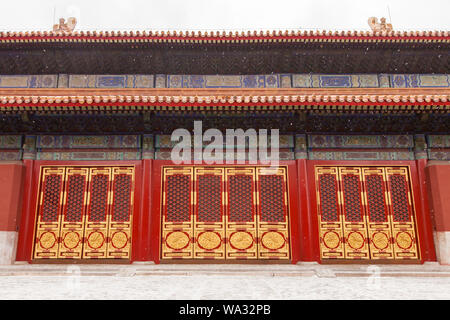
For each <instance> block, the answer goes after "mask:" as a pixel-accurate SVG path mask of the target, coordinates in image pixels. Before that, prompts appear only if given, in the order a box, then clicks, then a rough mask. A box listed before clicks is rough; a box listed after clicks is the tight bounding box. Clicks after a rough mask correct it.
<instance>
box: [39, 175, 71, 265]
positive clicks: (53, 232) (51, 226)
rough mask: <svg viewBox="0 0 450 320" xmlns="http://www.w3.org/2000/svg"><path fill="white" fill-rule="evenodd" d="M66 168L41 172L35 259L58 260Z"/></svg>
mask: <svg viewBox="0 0 450 320" xmlns="http://www.w3.org/2000/svg"><path fill="white" fill-rule="evenodd" d="M65 172H66V169H65V168H44V169H43V170H42V172H41V181H40V193H39V209H38V217H37V226H36V235H35V247H34V258H35V259H42V258H57V257H58V249H59V239H60V238H59V232H60V226H61V211H62V203H63V196H64V179H65Z"/></svg>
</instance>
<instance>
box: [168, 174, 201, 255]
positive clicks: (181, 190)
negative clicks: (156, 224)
mask: <svg viewBox="0 0 450 320" xmlns="http://www.w3.org/2000/svg"><path fill="white" fill-rule="evenodd" d="M193 182H194V170H193V168H192V167H177V168H164V172H163V201H162V210H163V214H162V238H161V244H162V251H161V258H162V259H192V258H193V256H194V246H193V240H194V234H193V233H194V230H193V227H194V215H193V210H192V209H193V204H194V196H193V193H194V192H193Z"/></svg>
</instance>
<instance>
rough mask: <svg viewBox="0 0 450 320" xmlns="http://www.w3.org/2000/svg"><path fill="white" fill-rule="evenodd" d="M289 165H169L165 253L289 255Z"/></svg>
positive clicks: (188, 256)
mask: <svg viewBox="0 0 450 320" xmlns="http://www.w3.org/2000/svg"><path fill="white" fill-rule="evenodd" d="M286 177H287V172H286V168H284V167H280V168H276V169H271V168H267V167H164V168H163V178H162V179H163V181H162V188H163V196H162V204H163V205H162V237H161V249H162V250H161V258H162V259H225V260H237V259H246V260H247V259H249V260H255V259H285V260H287V259H289V257H290V256H289V254H290V252H289V231H288V230H289V223H288V221H289V218H288V217H289V215H288V205H287V201H288V196H287V178H286Z"/></svg>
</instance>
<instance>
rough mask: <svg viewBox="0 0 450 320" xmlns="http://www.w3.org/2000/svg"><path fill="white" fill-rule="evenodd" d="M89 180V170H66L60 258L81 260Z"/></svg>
mask: <svg viewBox="0 0 450 320" xmlns="http://www.w3.org/2000/svg"><path fill="white" fill-rule="evenodd" d="M88 179H89V169H88V168H66V187H65V193H64V201H63V215H62V219H61V220H62V221H61V242H60V244H59V251H58V258H74V259H79V258H81V255H82V249H83V236H84V222H85V217H86V214H85V211H86V201H87V199H86V198H87V192H86V190H87V185H88Z"/></svg>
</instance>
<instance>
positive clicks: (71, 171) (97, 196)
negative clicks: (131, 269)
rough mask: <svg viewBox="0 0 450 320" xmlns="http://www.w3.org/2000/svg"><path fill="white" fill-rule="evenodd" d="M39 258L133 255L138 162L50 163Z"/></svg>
mask: <svg viewBox="0 0 450 320" xmlns="http://www.w3.org/2000/svg"><path fill="white" fill-rule="evenodd" d="M40 181H41V182H40V191H39V204H38V219H37V225H36V236H35V249H34V258H35V259H41V258H58V259H92V258H96V259H104V258H125V259H128V258H130V252H131V222H132V211H133V198H134V190H133V188H134V167H95V168H93V167H44V168H43V169H42V173H41V178H40Z"/></svg>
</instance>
